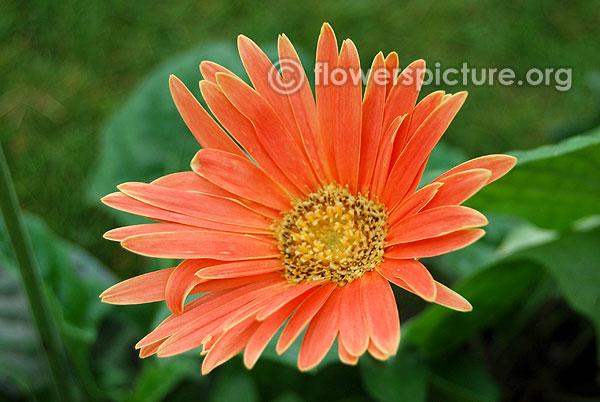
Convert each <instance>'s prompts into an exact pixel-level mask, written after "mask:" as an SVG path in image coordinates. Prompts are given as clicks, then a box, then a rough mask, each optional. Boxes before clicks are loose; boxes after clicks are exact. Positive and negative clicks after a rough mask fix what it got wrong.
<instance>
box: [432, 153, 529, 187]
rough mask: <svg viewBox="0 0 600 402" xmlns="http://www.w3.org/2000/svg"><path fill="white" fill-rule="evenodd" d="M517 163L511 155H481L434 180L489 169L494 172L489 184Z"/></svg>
mask: <svg viewBox="0 0 600 402" xmlns="http://www.w3.org/2000/svg"><path fill="white" fill-rule="evenodd" d="M516 164H517V158H515V157H514V156H511V155H502V154H498V155H486V156H480V157H479V158H475V159H471V160H470V161H467V162H465V163H462V164H460V165H458V166H456V167H454V168H452V169H450V170H448V171H447V172H446V173H444V174H443V175H441V176H440V177H438V178H437V179H435V180H434V181H440V180H441V181H443V179H445V178H447V177H448V176H450V175H452V174H455V173H458V172H464V171H467V170H472V169H487V170H489V171H491V172H492V175H491V177H490V178H489V179H488V181H487V183H486V185H487V184H490V183H492V182H494V181H496V180H498V179H499V178H501V177H502V176H504V175H505V174H506V173H508V172H509V171H510V170H511V169H512V168H513V167H514V166H515V165H516Z"/></svg>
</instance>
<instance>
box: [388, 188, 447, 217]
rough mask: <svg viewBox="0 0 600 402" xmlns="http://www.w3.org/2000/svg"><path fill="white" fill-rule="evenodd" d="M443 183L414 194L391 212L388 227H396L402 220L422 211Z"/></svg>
mask: <svg viewBox="0 0 600 402" xmlns="http://www.w3.org/2000/svg"><path fill="white" fill-rule="evenodd" d="M441 186H442V183H431V184H428V185H426V186H425V187H423V188H421V189H420V190H419V191H417V192H415V193H413V194H412V195H411V196H410V197H408V198H406V200H404V201H402V202H401V203H400V204H399V205H398V206H397V207H396V208H395V209H393V210H392V211H391V212H390V215H389V219H388V225H389V227H394V226H395V225H396V224H397V223H398V222H400V221H401V220H402V219H404V218H406V217H408V216H412V215H414V214H416V213H418V212H419V211H421V210H422V209H423V208H425V206H426V205H427V204H428V203H429V202H430V201H431V200H432V199H433V197H434V196H435V194H436V193H437V192H438V189H439V188H440V187H441Z"/></svg>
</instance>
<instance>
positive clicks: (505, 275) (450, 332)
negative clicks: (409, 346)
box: [404, 258, 542, 355]
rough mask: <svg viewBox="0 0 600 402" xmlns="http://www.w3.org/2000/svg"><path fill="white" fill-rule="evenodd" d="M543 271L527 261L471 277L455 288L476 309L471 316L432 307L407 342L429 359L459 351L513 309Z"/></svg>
mask: <svg viewBox="0 0 600 402" xmlns="http://www.w3.org/2000/svg"><path fill="white" fill-rule="evenodd" d="M541 274H542V270H541V268H540V267H539V266H538V265H537V264H535V263H531V262H530V261H527V260H521V259H512V258H511V259H509V260H508V259H507V260H503V261H502V262H499V263H496V264H494V265H492V266H490V267H488V268H485V269H483V270H481V271H478V272H476V273H475V274H473V275H471V276H469V277H468V278H466V279H465V280H463V281H462V282H460V283H459V284H458V285H456V286H453V288H454V289H455V290H456V291H457V292H458V293H460V294H461V295H463V296H464V297H465V298H466V299H467V300H469V301H470V302H471V304H472V305H473V311H471V312H469V313H462V312H456V311H453V310H450V309H447V308H445V307H441V306H437V305H432V306H430V307H428V308H427V309H426V310H425V311H424V312H423V313H422V314H420V315H419V316H418V317H416V318H415V319H414V320H413V321H412V322H411V325H410V328H409V330H408V331H405V336H404V340H405V341H408V342H409V343H413V344H415V345H417V346H418V347H419V348H420V349H422V350H423V351H424V352H425V353H426V354H428V355H437V354H439V353H444V352H447V351H449V350H453V349H454V348H456V347H458V346H459V345H460V344H461V343H462V342H463V341H464V340H465V339H467V338H468V337H470V336H471V335H473V334H475V333H477V332H478V331H480V330H481V329H482V328H485V327H488V326H490V325H493V324H495V323H497V320H498V319H499V318H500V317H502V316H503V315H504V314H506V313H508V312H509V311H510V310H511V309H513V308H514V307H515V306H516V305H517V304H518V303H519V301H520V300H521V298H523V297H525V296H526V295H527V293H528V291H529V290H530V289H531V288H532V287H533V286H534V285H535V284H536V282H537V281H538V279H539V278H540V277H541Z"/></svg>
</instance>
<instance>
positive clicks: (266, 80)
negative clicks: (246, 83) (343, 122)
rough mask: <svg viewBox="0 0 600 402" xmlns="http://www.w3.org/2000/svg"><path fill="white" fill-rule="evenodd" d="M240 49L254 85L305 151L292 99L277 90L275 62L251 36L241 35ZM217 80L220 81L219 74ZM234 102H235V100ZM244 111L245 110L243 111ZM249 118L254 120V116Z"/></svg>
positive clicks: (299, 146) (277, 75)
mask: <svg viewBox="0 0 600 402" xmlns="http://www.w3.org/2000/svg"><path fill="white" fill-rule="evenodd" d="M238 50H239V53H240V58H241V59H242V64H243V65H244V68H245V69H246V72H247V73H248V77H249V78H250V81H252V86H254V89H255V90H256V92H258V93H259V94H260V96H261V97H262V98H263V99H264V100H265V101H267V102H268V103H269V105H270V106H271V107H272V108H273V110H274V111H275V113H276V114H277V116H278V117H279V120H281V122H282V123H283V124H284V126H285V128H286V129H287V131H288V132H289V134H291V136H292V138H293V139H294V141H295V142H296V145H297V146H298V148H299V149H300V150H301V151H302V152H304V142H303V141H302V135H301V134H300V130H299V129H298V125H297V124H296V119H295V118H294V113H293V111H292V106H291V105H290V101H289V99H288V98H287V96H286V94H285V93H281V92H280V91H278V90H277V87H276V85H275V84H274V82H273V80H274V79H275V80H276V79H277V78H279V79H281V75H280V74H279V72H278V71H277V69H276V68H275V67H274V66H273V63H271V60H269V58H268V57H267V55H266V54H265V53H264V52H263V51H262V50H261V49H260V47H258V45H257V44H256V43H254V42H253V41H252V40H251V39H250V38H248V37H246V36H244V35H239V36H238ZM217 82H219V77H218V76H217ZM226 93H227V91H226ZM232 102H233V103H234V104H235V102H234V101H232ZM238 109H239V108H238ZM240 111H241V110H240ZM242 113H244V112H243V111H242ZM248 118H249V119H250V120H252V118H250V117H248Z"/></svg>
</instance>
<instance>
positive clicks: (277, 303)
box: [256, 281, 321, 321]
mask: <svg viewBox="0 0 600 402" xmlns="http://www.w3.org/2000/svg"><path fill="white" fill-rule="evenodd" d="M320 284H321V281H318V282H304V283H300V284H298V285H290V286H288V288H287V289H286V290H284V291H283V292H281V293H279V294H278V295H276V296H274V297H273V298H271V299H270V300H269V304H267V305H266V306H265V308H263V309H262V310H261V311H259V313H258V314H257V316H256V319H257V320H259V321H262V320H264V319H266V318H267V317H269V316H270V315H271V314H273V313H274V312H276V311H277V310H279V309H280V308H281V307H283V306H284V305H285V304H286V303H287V302H289V301H290V300H292V299H294V298H296V297H297V296H300V295H302V294H305V293H308V292H309V291H310V290H311V289H313V288H315V287H317V286H319V285H320Z"/></svg>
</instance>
